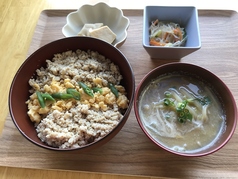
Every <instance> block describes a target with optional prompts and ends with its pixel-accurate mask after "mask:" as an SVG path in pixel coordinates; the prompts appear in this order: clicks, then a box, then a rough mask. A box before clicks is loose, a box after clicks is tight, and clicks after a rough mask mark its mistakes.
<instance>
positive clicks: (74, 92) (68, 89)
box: [66, 88, 80, 100]
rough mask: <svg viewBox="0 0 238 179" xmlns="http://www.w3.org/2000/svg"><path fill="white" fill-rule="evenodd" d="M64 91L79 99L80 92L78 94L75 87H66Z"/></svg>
mask: <svg viewBox="0 0 238 179" xmlns="http://www.w3.org/2000/svg"><path fill="white" fill-rule="evenodd" d="M66 92H67V94H71V95H72V96H73V98H74V99H76V100H80V94H79V92H78V91H77V90H76V89H74V88H67V90H66Z"/></svg>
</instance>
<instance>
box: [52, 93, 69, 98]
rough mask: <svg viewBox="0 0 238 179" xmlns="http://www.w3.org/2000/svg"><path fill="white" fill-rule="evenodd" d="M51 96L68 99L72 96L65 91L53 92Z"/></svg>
mask: <svg viewBox="0 0 238 179" xmlns="http://www.w3.org/2000/svg"><path fill="white" fill-rule="evenodd" d="M52 97H53V98H55V99H70V98H73V95H72V94H67V93H53V94H52Z"/></svg>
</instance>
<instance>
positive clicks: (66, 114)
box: [26, 50, 129, 148]
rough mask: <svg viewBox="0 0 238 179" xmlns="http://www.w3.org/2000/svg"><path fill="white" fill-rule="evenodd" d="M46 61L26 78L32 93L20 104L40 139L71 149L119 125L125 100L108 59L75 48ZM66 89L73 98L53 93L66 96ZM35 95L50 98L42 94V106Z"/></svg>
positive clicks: (52, 144)
mask: <svg viewBox="0 0 238 179" xmlns="http://www.w3.org/2000/svg"><path fill="white" fill-rule="evenodd" d="M46 62H47V66H46V68H43V67H41V68H40V69H37V70H36V76H35V77H34V78H33V77H32V78H31V79H30V80H29V84H30V86H31V87H32V88H31V90H30V93H32V94H31V96H30V97H29V100H28V101H27V102H26V103H27V105H28V116H29V117H30V119H31V121H32V122H34V123H35V126H36V131H37V134H38V137H39V138H40V139H41V140H42V141H43V142H45V143H47V144H48V145H50V146H53V147H59V148H76V147H80V146H84V145H87V144H89V143H91V142H94V141H97V140H99V139H100V138H102V137H104V136H105V135H106V134H108V133H109V132H110V131H111V130H112V129H113V128H114V127H115V126H116V125H117V124H118V123H119V121H120V119H121V118H122V116H123V111H125V110H126V109H127V107H128V103H129V100H128V98H127V96H126V90H125V88H124V87H123V86H122V85H120V81H121V80H122V75H121V74H120V71H119V68H118V66H117V65H115V64H114V63H112V62H111V61H110V59H107V58H106V57H105V56H103V55H100V54H99V53H98V52H95V51H90V50H88V51H82V50H76V51H67V52H64V53H59V54H55V55H54V57H53V59H52V60H46ZM85 87H86V88H87V89H88V90H89V89H90V91H87V90H85ZM111 87H113V89H112V88H111ZM93 88H97V89H100V90H96V91H94V90H92V89H93ZM68 89H71V90H74V91H75V93H76V94H78V95H79V96H78V97H79V98H71V97H70V98H60V97H59V98H58V97H57V95H59V94H63V95H68V94H67V92H68ZM115 90H116V92H115ZM88 92H92V96H90V95H89V94H88ZM38 93H40V94H42V96H43V95H46V94H47V95H50V96H51V97H52V96H53V97H55V98H52V100H47V99H46V97H44V101H43V102H45V104H44V106H42V105H41V103H40V100H39V96H38ZM61 97H62V96H61Z"/></svg>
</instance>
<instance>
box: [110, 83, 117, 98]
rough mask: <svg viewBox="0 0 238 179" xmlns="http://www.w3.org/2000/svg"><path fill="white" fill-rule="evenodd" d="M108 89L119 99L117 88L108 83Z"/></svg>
mask: <svg viewBox="0 0 238 179" xmlns="http://www.w3.org/2000/svg"><path fill="white" fill-rule="evenodd" d="M108 87H109V88H110V90H111V92H112V93H113V94H114V95H115V96H116V97H117V98H118V96H119V94H118V90H117V88H116V87H115V86H114V85H113V84H112V83H108Z"/></svg>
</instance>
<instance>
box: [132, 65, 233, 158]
mask: <svg viewBox="0 0 238 179" xmlns="http://www.w3.org/2000/svg"><path fill="white" fill-rule="evenodd" d="M171 65H172V66H177V65H187V66H193V67H196V68H199V69H200V70H203V71H206V72H208V73H209V74H210V75H211V76H213V78H216V79H218V80H219V82H220V83H221V84H222V86H223V87H224V88H226V90H227V93H228V94H229V97H230V98H231V103H232V104H233V110H234V121H233V123H232V128H231V131H230V133H229V135H228V136H227V138H226V139H225V140H224V141H223V142H221V143H220V144H219V145H218V147H216V148H214V149H213V150H210V151H208V152H200V153H195V154H194V153H183V152H178V151H175V150H172V149H169V148H167V147H166V146H164V145H162V144H160V143H159V142H158V141H156V140H155V139H153V137H152V136H151V135H150V134H149V133H148V132H147V130H146V129H145V127H144V125H143V124H142V121H141V119H140V115H139V110H138V107H137V106H138V102H139V97H140V93H139V90H140V88H141V86H142V84H143V83H144V82H145V80H146V79H147V78H148V77H149V76H150V75H151V74H152V73H153V72H155V71H157V70H159V69H160V68H163V67H169V66H171ZM134 111H135V116H136V119H137V122H138V124H139V126H140V128H141V129H142V131H143V133H144V134H145V135H146V136H147V137H148V138H149V139H150V141H151V142H152V143H154V144H155V145H156V146H157V147H160V148H162V149H164V150H165V151H167V152H169V153H172V154H175V155H178V156H183V157H202V156H207V155H209V154H212V153H215V152H216V151H218V150H220V149H221V148H223V147H224V146H225V145H226V144H227V143H228V141H229V140H230V139H231V138H232V136H233V134H234V132H235V130H236V126H237V120H238V119H237V117H238V114H237V105H236V101H235V99H234V96H233V95H232V92H231V91H230V89H229V88H228V86H227V85H226V84H225V83H224V82H223V81H222V80H221V78H219V77H218V76H217V75H215V74H214V73H213V72H211V71H209V70H208V69H206V68H204V67H201V66H198V65H195V64H192V63H186V62H170V63H166V64H163V65H161V66H158V67H156V68H154V69H152V70H150V71H149V72H148V73H147V74H146V75H144V76H143V78H142V80H141V81H140V82H139V84H138V85H137V88H136V91H135V98H134Z"/></svg>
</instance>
